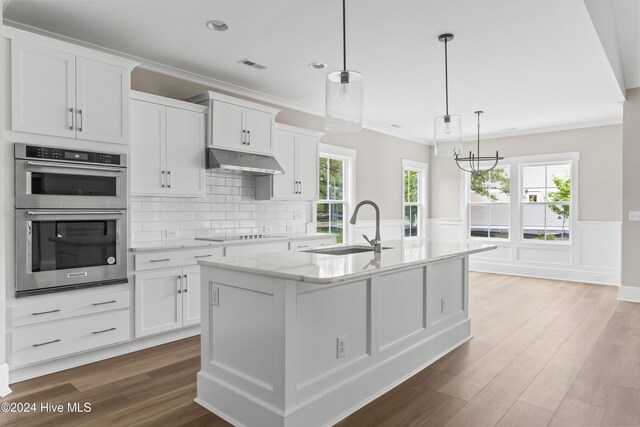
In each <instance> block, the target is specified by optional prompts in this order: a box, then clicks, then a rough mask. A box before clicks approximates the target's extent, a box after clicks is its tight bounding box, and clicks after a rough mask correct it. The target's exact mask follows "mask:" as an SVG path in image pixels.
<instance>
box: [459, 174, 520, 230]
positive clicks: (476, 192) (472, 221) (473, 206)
mask: <svg viewBox="0 0 640 427" xmlns="http://www.w3.org/2000/svg"><path fill="white" fill-rule="evenodd" d="M509 170H510V168H509V166H508V165H504V166H499V167H496V168H495V169H493V170H490V171H483V172H478V173H471V174H467V176H468V180H469V182H468V184H469V185H468V189H469V193H468V196H467V200H468V210H467V216H468V224H469V237H482V238H487V239H488V238H492V239H508V238H509V224H510V220H509V219H510V212H511V209H510V197H511V196H510V195H511V178H510V176H509Z"/></svg>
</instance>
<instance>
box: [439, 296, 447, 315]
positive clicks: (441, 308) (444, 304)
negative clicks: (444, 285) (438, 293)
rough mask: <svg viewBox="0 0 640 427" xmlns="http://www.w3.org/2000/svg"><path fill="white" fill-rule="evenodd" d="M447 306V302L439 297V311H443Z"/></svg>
mask: <svg viewBox="0 0 640 427" xmlns="http://www.w3.org/2000/svg"><path fill="white" fill-rule="evenodd" d="M446 308H447V304H446V303H445V302H444V298H440V313H444V310H445V309H446Z"/></svg>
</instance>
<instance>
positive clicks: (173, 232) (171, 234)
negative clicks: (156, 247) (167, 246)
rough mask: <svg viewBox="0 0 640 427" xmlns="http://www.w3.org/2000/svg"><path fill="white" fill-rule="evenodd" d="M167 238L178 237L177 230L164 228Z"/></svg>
mask: <svg viewBox="0 0 640 427" xmlns="http://www.w3.org/2000/svg"><path fill="white" fill-rule="evenodd" d="M166 234H167V239H175V238H176V237H178V230H166Z"/></svg>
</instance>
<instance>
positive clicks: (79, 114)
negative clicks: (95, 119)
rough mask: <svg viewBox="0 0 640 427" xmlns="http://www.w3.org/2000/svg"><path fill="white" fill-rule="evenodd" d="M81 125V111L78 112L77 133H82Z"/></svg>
mask: <svg viewBox="0 0 640 427" xmlns="http://www.w3.org/2000/svg"><path fill="white" fill-rule="evenodd" d="M83 124H84V118H83V117H82V110H78V132H82V125H83Z"/></svg>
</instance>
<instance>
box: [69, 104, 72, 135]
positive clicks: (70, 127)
mask: <svg viewBox="0 0 640 427" xmlns="http://www.w3.org/2000/svg"><path fill="white" fill-rule="evenodd" d="M69 112H70V113H71V126H69V129H70V130H73V108H69Z"/></svg>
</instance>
